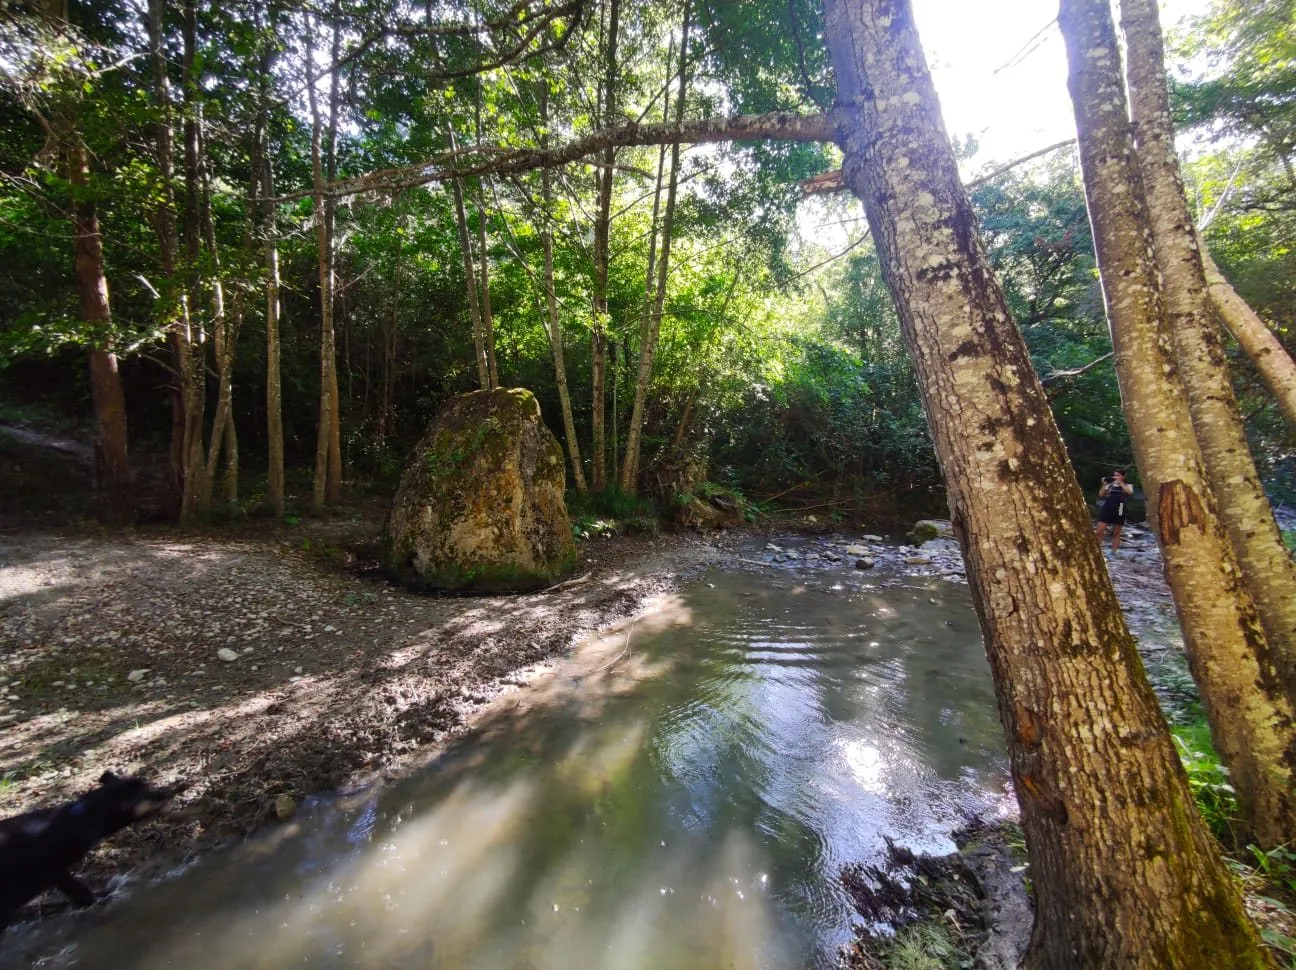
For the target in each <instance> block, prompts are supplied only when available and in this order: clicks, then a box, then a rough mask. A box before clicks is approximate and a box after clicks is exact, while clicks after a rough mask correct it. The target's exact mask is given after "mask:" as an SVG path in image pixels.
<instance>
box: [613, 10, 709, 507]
mask: <svg viewBox="0 0 1296 970" xmlns="http://www.w3.org/2000/svg"><path fill="white" fill-rule="evenodd" d="M691 12H692V6H691V4H690V3H689V2H688V0H685V3H684V26H683V29H682V31H681V34H680V37H681V40H680V64H679V95H678V96H677V97H676V99H675V121H676V123H677V124H678V123H679V122H680V121H682V120H683V118H684V105H685V103H686V101H687V98H686V96H685V95H686V93H687V88H688V39H689V15H690V14H691ZM679 167H680V145H679V142H676V143H675V144H674V145H672V146H671V168H670V181H669V183H668V185H667V187H666V210H665V212H664V213H663V214H662V228H661V257H660V259H659V260H658V263H657V287H656V293H655V295H654V296H653V301H652V306H651V307H650V308H648V309H647V311H646V312H645V313H644V317H643V325H642V327H641V328H640V331H639V371H638V374H637V375H636V377H635V392H634V404H633V405H632V407H631V410H630V425H629V427H628V428H627V429H626V446H625V464H624V465H623V466H622V468H621V487H622V489H624V490H625V491H627V492H634V491H635V486H636V484H637V482H638V479H639V451H640V448H641V443H642V439H643V421H644V407H645V405H646V404H647V401H648V387H649V385H650V384H651V383H652V366H653V357H654V356H655V355H656V353H657V340H658V338H659V337H660V336H661V320H662V313H663V311H664V310H665V308H666V284H667V281H668V278H669V275H670V254H671V233H672V232H673V231H674V228H675V195H676V192H677V190H678V188H679ZM659 178H660V173H659Z"/></svg>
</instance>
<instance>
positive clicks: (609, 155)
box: [590, 0, 621, 492]
mask: <svg viewBox="0 0 1296 970" xmlns="http://www.w3.org/2000/svg"><path fill="white" fill-rule="evenodd" d="M620 17H621V2H620V0H609V4H608V30H607V60H606V66H605V74H604V78H603V99H602V100H603V106H602V107H603V111H602V116H601V118H600V121H601V122H602V123H603V124H604V125H606V124H607V123H608V121H609V120H610V119H611V118H614V117H615V116H616V103H617V99H616V94H617V91H616V72H617V57H616V52H617V34H618V33H619V32H620ZM602 162H603V164H602V165H601V166H600V167H599V169H598V174H597V176H596V182H597V183H598V198H597V201H596V208H595V214H594V294H593V310H594V320H593V323H592V325H591V327H590V370H591V380H590V383H591V394H592V397H593V400H592V404H591V420H590V423H591V425H592V426H593V435H594V448H593V454H592V456H591V457H592V459H593V468H592V469H591V473H592V474H591V477H592V478H593V482H592V484H593V487H594V491H596V492H601V491H603V490H604V489H606V488H607V452H606V449H607V441H606V437H607V435H606V431H605V429H604V400H603V399H604V396H605V395H606V384H607V376H606V371H607V316H608V302H607V286H608V257H609V246H608V243H609V237H610V236H611V231H612V184H613V178H614V176H615V165H616V148H615V147H614V146H611V145H609V146H607V147H606V148H604V149H603V153H602Z"/></svg>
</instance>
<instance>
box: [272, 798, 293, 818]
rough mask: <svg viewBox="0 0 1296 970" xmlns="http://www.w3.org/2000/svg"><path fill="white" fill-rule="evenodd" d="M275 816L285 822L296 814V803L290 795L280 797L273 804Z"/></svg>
mask: <svg viewBox="0 0 1296 970" xmlns="http://www.w3.org/2000/svg"><path fill="white" fill-rule="evenodd" d="M274 812H275V816H276V817H277V818H278V819H279V821H281V822H286V821H288V820H289V819H290V818H292V817H293V815H295V814H296V813H297V802H296V800H295V799H294V798H293V797H292V796H291V795H280V796H279V797H278V798H276V799H275V802H274Z"/></svg>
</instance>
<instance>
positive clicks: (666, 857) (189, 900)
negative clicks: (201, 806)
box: [32, 571, 1010, 970]
mask: <svg viewBox="0 0 1296 970" xmlns="http://www.w3.org/2000/svg"><path fill="white" fill-rule="evenodd" d="M707 579H708V581H709V583H708V582H703V583H698V584H696V585H695V586H694V587H693V588H692V589H691V590H690V591H689V592H688V593H687V595H686V596H685V597H684V598H683V600H680V601H674V602H669V603H666V604H663V607H662V609H661V610H660V611H659V612H658V613H657V614H654V615H653V616H651V617H644V618H643V619H641V620H639V621H636V623H635V624H634V625H633V626H631V627H627V628H625V629H622V630H620V631H613V632H611V633H609V634H607V635H606V636H605V637H603V638H602V639H601V640H600V641H597V642H595V643H593V644H591V645H589V646H587V647H586V648H583V649H582V650H580V651H578V652H577V654H576V655H575V656H574V657H573V658H572V659H571V660H570V661H567V662H564V664H562V665H560V667H559V669H558V670H557V671H555V672H554V673H553V674H552V675H550V676H548V677H546V678H544V679H543V680H542V681H540V682H537V683H536V684H535V685H533V686H532V687H531V688H528V689H527V690H526V691H523V692H519V693H518V694H515V695H512V699H511V700H510V701H509V703H508V704H502V703H500V704H497V705H496V706H495V707H494V708H492V710H491V711H490V712H488V714H487V716H486V720H485V722H484V724H483V726H482V728H481V730H480V731H478V732H476V733H475V734H474V735H473V736H472V737H469V738H467V739H465V740H463V741H461V742H459V743H456V744H455V745H454V746H453V747H452V748H451V750H450V751H449V752H447V754H446V755H445V756H444V757H443V758H441V759H440V760H439V761H438V762H436V763H435V764H434V765H433V766H432V767H431V768H430V769H429V770H427V771H426V772H423V773H421V774H420V775H418V776H417V777H413V778H411V779H408V780H407V781H405V782H402V783H399V784H397V785H394V786H392V787H391V788H389V789H387V790H385V791H382V792H380V793H377V794H366V793H359V794H358V795H357V796H354V797H350V798H345V797H344V798H336V799H324V800H319V801H316V802H314V803H311V804H309V805H308V806H306V808H305V810H304V811H303V812H302V814H301V815H300V816H299V817H298V819H296V820H295V821H294V822H293V823H292V824H291V825H288V826H284V827H281V828H280V829H277V830H274V831H271V832H269V833H267V834H266V835H265V836H264V837H262V838H259V839H257V840H255V841H253V842H252V843H250V844H249V845H247V846H245V847H243V848H241V849H240V850H237V851H233V852H229V853H224V854H219V855H215V856H213V857H211V858H208V859H205V860H203V861H202V862H200V863H199V864H197V865H195V866H193V867H192V868H190V869H188V870H186V871H184V872H183V873H182V874H180V875H179V876H177V877H176V878H174V879H172V880H170V881H168V882H165V883H163V884H160V885H157V886H153V887H145V888H142V889H139V890H137V891H136V892H135V895H134V898H132V899H130V900H128V901H125V902H123V903H121V904H120V905H117V906H114V907H112V908H111V909H109V910H107V911H106V912H102V913H98V914H94V915H93V916H92V917H90V918H86V917H79V918H77V919H75V920H64V921H61V922H60V921H48V925H47V926H41V927H37V928H36V929H35V930H34V931H32V932H36V933H46V932H53V928H54V927H55V926H57V925H61V927H62V929H63V930H64V931H65V932H66V931H69V930H70V929H72V928H74V927H75V928H77V929H79V930H82V936H81V939H80V940H79V942H78V943H77V944H76V945H75V946H74V947H73V948H72V949H71V953H70V955H65V956H63V957H60V958H57V959H56V960H55V963H57V964H59V965H63V964H77V965H81V966H87V967H95V968H96V970H100V968H104V970H111V968H119V967H120V968H126V967H131V968H161V967H183V968H185V970H216V968H222V970H223V968H230V967H240V968H250V970H261V968H264V970H281V968H287V967H290V966H291V967H296V966H299V965H302V964H303V963H307V964H309V965H312V966H325V967H338V968H341V967H346V968H363V970H368V968H375V970H377V968H420V970H423V968H444V970H451V968H453V970H476V968H483V970H484V968H507V967H517V968H550V967H552V968H555V970H557V968H564V970H568V968H582V967H606V968H612V970H637V968H648V967H652V968H654V970H660V968H669V970H675V968H678V970H694V968H696V970H702V968H708V970H710V968H714V967H733V968H738V970H747V968H750V970H758V968H778V967H805V966H807V965H812V966H820V967H827V966H831V965H832V963H833V958H834V953H835V949H836V947H837V946H838V945H840V944H841V943H842V942H844V941H845V939H846V934H847V930H848V927H849V922H850V911H849V908H848V906H847V902H846V898H845V895H844V893H843V891H842V889H841V887H840V885H839V883H838V880H837V874H838V872H839V871H840V867H841V866H842V865H843V864H844V863H846V862H850V861H860V860H863V861H868V860H872V859H876V858H877V856H878V853H879V851H880V848H881V846H882V840H883V836H891V837H894V838H896V839H897V840H898V841H900V842H903V843H906V844H909V845H911V846H913V847H915V848H917V849H928V850H942V849H946V848H948V847H949V841H948V834H949V832H950V831H951V830H952V829H953V828H955V827H957V826H958V825H959V824H960V823H961V822H962V821H964V820H965V819H966V818H968V817H969V816H970V815H971V814H973V813H981V814H996V813H999V812H1000V811H1002V810H1003V808H1004V807H1005V805H1006V804H1007V803H1008V802H1009V801H1010V799H1009V798H1008V796H1007V794H1006V791H1007V788H1006V765H1005V763H1004V759H1003V757H1002V753H1001V751H1002V742H1001V740H1000V734H999V726H998V721H997V719H996V715H995V707H994V698H993V691H992V688H991V685H990V678H989V673H988V670H987V668H986V664H985V660H984V656H983V654H982V650H981V646H980V635H979V632H978V630H977V626H976V620H975V617H974V615H973V613H972V610H971V607H970V604H969V600H968V594H967V590H966V588H964V587H947V586H945V585H943V584H934V585H933V586H932V589H931V590H927V589H922V590H917V591H915V590H913V589H897V590H881V589H871V590H868V591H867V593H865V594H864V595H859V596H855V597H853V599H854V600H855V601H854V602H852V597H850V596H844V595H842V594H841V593H840V592H834V591H833V589H832V587H831V585H827V586H825V584H824V583H823V582H822V579H821V580H820V581H819V582H817V583H816V584H815V585H806V586H801V587H799V591H798V593H797V595H796V596H795V597H792V596H791V595H790V591H789V590H786V589H778V588H776V587H774V586H773V585H772V584H771V583H770V581H769V580H768V579H767V578H766V577H753V576H748V575H742V574H729V573H717V574H714V575H711V576H709V577H707ZM834 581H835V582H836V584H837V585H840V586H843V587H845V588H846V589H847V590H850V589H852V588H853V586H854V584H855V583H856V580H855V578H854V575H853V574H850V573H847V572H845V571H843V572H841V573H839V574H835V575H832V576H831V577H830V579H829V583H832V582H834ZM932 591H936V592H938V593H939V594H940V600H941V604H940V605H939V606H937V605H933V603H932V600H931V597H930V592H932ZM91 923H93V924H97V925H90V926H87V924H91ZM51 943H53V939H52V938H51ZM50 949H53V946H51V947H50Z"/></svg>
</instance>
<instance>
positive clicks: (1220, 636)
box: [1058, 0, 1296, 847]
mask: <svg viewBox="0 0 1296 970" xmlns="http://www.w3.org/2000/svg"><path fill="white" fill-rule="evenodd" d="M1058 23H1059V25H1060V26H1061V29H1062V33H1063V36H1064V38H1065V40H1066V46H1067V55H1068V60H1069V63H1070V77H1069V81H1068V83H1069V86H1070V89H1071V97H1072V101H1073V102H1074V105H1075V114H1076V131H1077V133H1078V135H1079V143H1080V163H1081V167H1082V169H1083V171H1084V181H1085V196H1086V199H1087V201H1088V206H1089V219H1090V223H1091V224H1092V226H1093V237H1094V244H1095V247H1096V249H1097V252H1098V267H1099V272H1100V274H1101V277H1102V283H1103V296H1104V299H1105V300H1106V303H1107V316H1108V320H1109V321H1110V324H1111V329H1112V340H1113V344H1114V347H1115V350H1116V374H1117V379H1118V380H1119V382H1120V387H1121V397H1122V399H1123V400H1124V402H1125V414H1126V418H1127V419H1128V422H1129V428H1130V436H1131V438H1132V439H1133V444H1134V453H1135V456H1136V458H1137V460H1138V464H1139V468H1140V470H1141V472H1142V475H1143V482H1144V490H1145V491H1146V493H1147V495H1148V512H1149V517H1150V519H1151V521H1152V524H1153V526H1154V527H1155V529H1156V532H1157V538H1158V540H1159V542H1160V544H1161V552H1162V556H1163V558H1164V560H1165V570H1166V578H1167V580H1168V582H1169V584H1170V590H1171V592H1172V594H1173V595H1174V601H1175V607H1176V608H1177V610H1178V612H1179V618H1180V621H1181V624H1182V626H1183V632H1184V642H1185V645H1186V648H1187V652H1188V662H1189V666H1190V668H1191V670H1192V674H1193V678H1194V679H1195V680H1196V682H1197V686H1198V687H1199V688H1200V691H1201V696H1202V702H1203V705H1204V707H1205V709H1206V715H1207V718H1208V720H1209V721H1210V725H1211V737H1212V740H1213V741H1214V742H1215V747H1216V750H1218V751H1219V753H1220V757H1221V758H1223V760H1224V762H1225V763H1226V764H1227V765H1228V766H1229V774H1230V780H1231V781H1232V783H1233V785H1234V787H1235V788H1236V789H1237V793H1238V801H1239V803H1240V805H1241V807H1242V810H1243V812H1244V814H1245V816H1246V819H1247V822H1248V823H1249V825H1250V827H1251V829H1252V831H1253V832H1254V834H1255V836H1256V838H1257V840H1258V841H1259V842H1260V843H1261V844H1262V845H1263V846H1265V847H1271V846H1275V845H1279V844H1282V843H1284V842H1288V841H1291V840H1292V839H1293V838H1296V711H1293V706H1292V701H1291V698H1289V697H1288V696H1287V692H1286V689H1285V686H1284V684H1283V682H1282V679H1281V677H1280V676H1279V674H1278V671H1277V669H1276V667H1275V665H1274V659H1273V653H1272V650H1271V649H1270V647H1269V645H1268V643H1267V641H1266V638H1265V635H1264V631H1263V629H1262V628H1261V625H1260V621H1259V617H1258V616H1257V613H1256V609H1255V604H1254V603H1253V601H1252V599H1251V596H1250V594H1249V593H1248V592H1247V590H1246V587H1245V585H1244V583H1243V582H1242V575H1241V573H1240V572H1239V570H1238V566H1237V560H1236V559H1235V557H1234V555H1233V550H1232V548H1231V547H1230V545H1229V541H1228V537H1227V535H1226V534H1225V532H1224V528H1223V526H1222V524H1221V523H1220V520H1219V517H1218V514H1217V510H1216V503H1215V499H1214V496H1213V495H1212V493H1211V491H1210V488H1209V486H1208V484H1207V481H1206V477H1205V472H1204V469H1203V462H1202V457H1201V451H1200V449H1199V448H1198V444H1197V440H1196V438H1195V437H1194V435H1193V431H1192V428H1193V423H1192V416H1191V414H1190V413H1189V407H1188V401H1187V398H1186V395H1185V393H1184V389H1183V385H1182V384H1181V382H1180V377H1179V373H1178V371H1177V369H1176V366H1175V360H1174V353H1173V346H1172V341H1171V335H1170V333H1169V328H1168V326H1167V319H1166V315H1165V309H1164V305H1163V303H1162V297H1161V292H1160V287H1159V281H1158V274H1157V266H1156V261H1155V255H1154V252H1153V248H1152V241H1151V234H1150V231H1149V228H1148V227H1149V213H1148V206H1147V202H1146V201H1145V197H1144V189H1143V183H1142V179H1141V178H1140V175H1139V170H1138V164H1137V160H1136V158H1135V153H1134V143H1133V138H1132V135H1131V130H1130V123H1129V117H1128V115H1127V114H1126V110H1125V104H1126V101H1125V86H1124V83H1123V81H1122V78H1121V68H1120V54H1119V51H1118V50H1117V47H1116V30H1115V26H1114V24H1113V23H1112V19H1111V10H1110V8H1109V7H1108V3H1107V0H1062V4H1061V12H1060V14H1059V17H1058Z"/></svg>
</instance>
